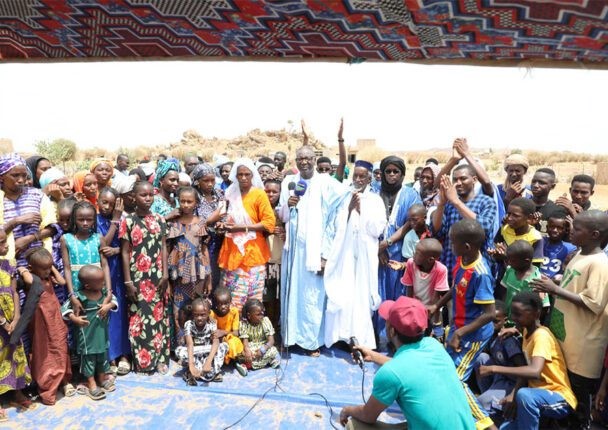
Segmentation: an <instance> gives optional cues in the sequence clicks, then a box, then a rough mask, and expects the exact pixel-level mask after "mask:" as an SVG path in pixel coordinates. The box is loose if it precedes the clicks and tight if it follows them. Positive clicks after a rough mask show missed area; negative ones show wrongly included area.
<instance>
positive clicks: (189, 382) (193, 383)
mask: <svg viewBox="0 0 608 430" xmlns="http://www.w3.org/2000/svg"><path fill="white" fill-rule="evenodd" d="M182 379H183V380H184V381H185V382H186V384H187V385H189V386H191V387H196V386H198V383H197V382H196V379H194V376H192V373H190V372H188V371H187V370H185V371H184V373H182Z"/></svg>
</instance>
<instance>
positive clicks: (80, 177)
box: [74, 170, 97, 207]
mask: <svg viewBox="0 0 608 430" xmlns="http://www.w3.org/2000/svg"><path fill="white" fill-rule="evenodd" d="M89 175H92V176H95V175H94V174H93V173H91V172H89V171H88V170H81V171H79V172H76V173H74V192H77V193H84V191H83V189H84V178H86V177H87V176H89ZM86 199H87V200H88V201H89V202H91V204H92V205H93V206H95V207H97V196H94V197H93V198H89V197H86Z"/></svg>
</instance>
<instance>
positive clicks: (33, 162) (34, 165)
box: [25, 155, 50, 188]
mask: <svg viewBox="0 0 608 430" xmlns="http://www.w3.org/2000/svg"><path fill="white" fill-rule="evenodd" d="M42 160H46V161H49V159H48V158H46V157H43V156H42V155H32V156H31V157H28V158H27V159H26V160H25V164H26V165H27V167H28V168H29V169H30V171H31V172H32V180H33V183H34V188H41V187H40V182H39V181H38V178H37V177H36V171H37V170H38V163H40V162H41V161H42ZM49 162H50V161H49Z"/></svg>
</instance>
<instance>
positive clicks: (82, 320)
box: [61, 265, 118, 400]
mask: <svg viewBox="0 0 608 430" xmlns="http://www.w3.org/2000/svg"><path fill="white" fill-rule="evenodd" d="M78 280H79V283H80V285H81V289H80V290H78V291H76V292H75V293H74V294H75V296H76V299H77V300H78V301H79V302H80V305H81V306H82V310H83V311H82V314H81V315H76V314H75V312H74V309H73V306H72V303H71V302H70V301H66V302H65V303H64V305H63V307H62V308H61V311H62V314H63V317H64V318H65V319H67V320H70V321H72V323H73V324H74V327H75V337H76V342H75V343H76V353H77V354H78V355H79V356H80V373H81V374H82V376H84V377H85V378H86V379H87V384H88V386H89V387H88V391H87V395H88V396H89V397H90V398H91V399H93V400H102V399H105V397H106V394H105V393H107V392H111V391H114V390H115V389H116V386H115V385H114V380H113V379H112V378H111V377H110V375H109V374H108V373H109V372H110V362H109V359H108V348H109V337H108V318H109V315H108V312H109V311H110V310H113V311H116V310H117V308H118V301H117V300H116V296H114V295H112V297H111V302H110V303H105V300H106V298H107V294H108V293H107V291H106V288H105V286H104V282H105V274H104V271H103V269H101V267H98V266H93V265H86V266H84V267H82V268H81V269H80V270H79V271H78ZM95 375H97V381H96V380H95ZM97 384H99V386H98V385H97Z"/></svg>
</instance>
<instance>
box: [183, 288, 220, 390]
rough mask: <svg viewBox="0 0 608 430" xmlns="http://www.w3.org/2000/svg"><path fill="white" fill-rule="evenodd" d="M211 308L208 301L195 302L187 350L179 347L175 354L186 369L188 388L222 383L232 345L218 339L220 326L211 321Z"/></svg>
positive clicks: (187, 332) (186, 328)
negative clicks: (206, 383)
mask: <svg viewBox="0 0 608 430" xmlns="http://www.w3.org/2000/svg"><path fill="white" fill-rule="evenodd" d="M210 313H211V305H210V304H209V301H207V300H205V299H201V298H198V299H195V300H194V301H193V302H192V315H191V319H189V320H188V321H186V323H185V324H184V338H185V340H186V346H178V347H177V348H176V349H175V354H176V355H177V357H178V358H179V360H180V361H181V364H182V366H183V367H184V373H183V378H184V381H186V383H187V384H188V385H192V386H196V385H198V384H197V382H196V380H197V379H202V380H203V381H204V382H211V381H214V382H221V381H222V380H223V377H222V374H221V371H222V365H223V364H224V357H225V356H226V352H228V344H226V343H224V342H221V343H220V341H219V340H218V339H217V337H216V336H215V335H214V334H215V332H216V331H217V324H216V322H215V320H214V319H213V318H210Z"/></svg>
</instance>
